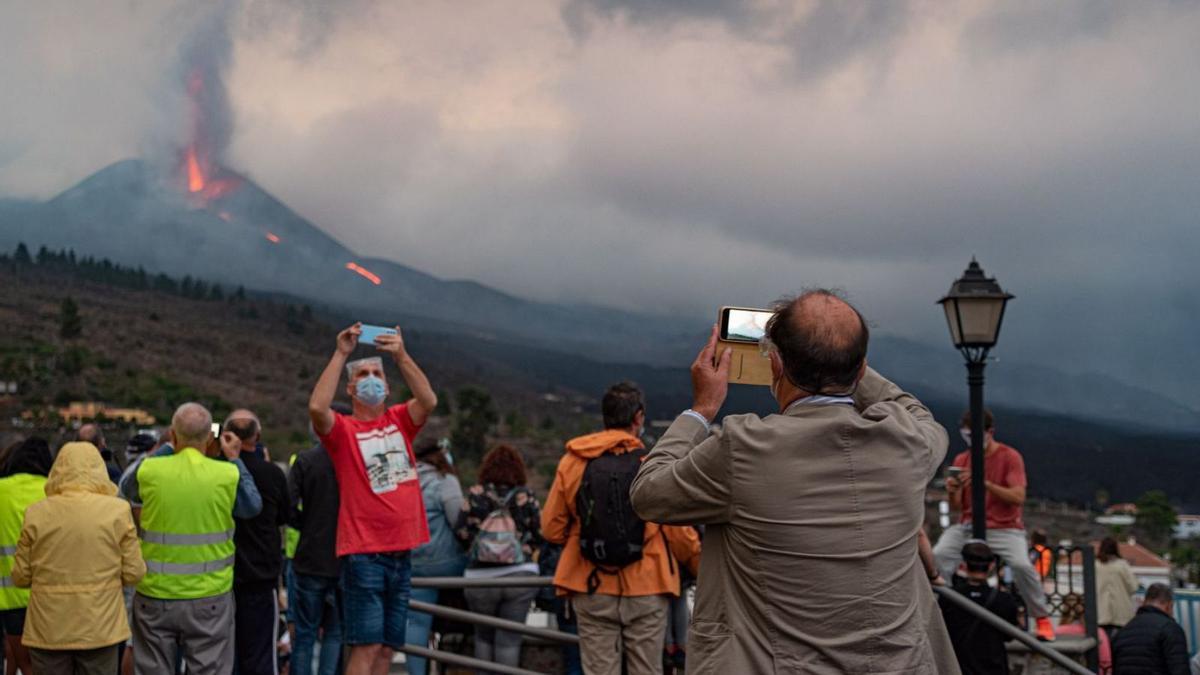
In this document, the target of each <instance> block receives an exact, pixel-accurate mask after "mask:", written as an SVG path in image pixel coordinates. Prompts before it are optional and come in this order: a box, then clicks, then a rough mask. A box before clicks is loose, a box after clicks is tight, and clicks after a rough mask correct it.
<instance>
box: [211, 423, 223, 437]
mask: <svg viewBox="0 0 1200 675" xmlns="http://www.w3.org/2000/svg"><path fill="white" fill-rule="evenodd" d="M212 432H213V436H220V435H221V425H220V424H217V423H216V422H213V423H212Z"/></svg>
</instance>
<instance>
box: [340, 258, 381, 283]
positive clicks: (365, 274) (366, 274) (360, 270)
mask: <svg viewBox="0 0 1200 675" xmlns="http://www.w3.org/2000/svg"><path fill="white" fill-rule="evenodd" d="M346 269H348V270H350V271H351V272H354V273H355V274H357V275H359V276H361V277H362V278H364V279H366V280H367V281H370V282H371V283H373V284H375V285H376V286H378V285H380V284H382V283H383V281H382V280H381V279H380V278H379V276H378V275H376V274H375V273H374V272H372V271H371V270H369V269H367V268H365V267H363V266H362V265H359V264H358V263H355V262H348V263H346Z"/></svg>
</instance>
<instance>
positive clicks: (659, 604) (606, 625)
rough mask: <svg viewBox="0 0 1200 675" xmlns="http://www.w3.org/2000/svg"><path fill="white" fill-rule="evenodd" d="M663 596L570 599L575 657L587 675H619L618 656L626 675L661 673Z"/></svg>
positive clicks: (664, 618)
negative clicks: (576, 642)
mask: <svg viewBox="0 0 1200 675" xmlns="http://www.w3.org/2000/svg"><path fill="white" fill-rule="evenodd" d="M669 603H670V598H669V597H668V596H665V595H641V596H634V597H621V596H616V595H602V594H600V593H596V594H595V595H584V594H578V595H573V596H571V604H572V605H573V606H574V607H575V616H576V618H577V619H578V620H579V655H580V658H581V659H582V661H583V672H585V673H587V675H621V655H622V653H623V654H624V656H625V665H626V673H627V674H628V675H659V674H660V673H662V653H663V635H664V633H665V631H666V629H667V608H668V606H669Z"/></svg>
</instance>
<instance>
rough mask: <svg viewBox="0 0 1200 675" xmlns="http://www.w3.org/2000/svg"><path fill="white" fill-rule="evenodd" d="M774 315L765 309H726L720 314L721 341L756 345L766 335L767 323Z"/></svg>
mask: <svg viewBox="0 0 1200 675" xmlns="http://www.w3.org/2000/svg"><path fill="white" fill-rule="evenodd" d="M774 314H775V313H774V312H772V311H770V310H766V309H740V308H737V307H726V308H725V309H724V310H722V312H721V339H722V340H726V341H729V342H752V343H757V342H758V340H759V338H761V337H762V336H763V335H764V334H765V333H766V331H767V321H768V320H770V318H771V317H772V316H773V315H774Z"/></svg>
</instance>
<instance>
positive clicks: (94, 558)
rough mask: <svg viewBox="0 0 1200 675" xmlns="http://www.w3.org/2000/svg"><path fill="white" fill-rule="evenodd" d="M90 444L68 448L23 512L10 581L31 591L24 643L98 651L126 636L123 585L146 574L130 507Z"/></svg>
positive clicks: (130, 583) (60, 453) (46, 647)
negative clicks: (39, 493)
mask: <svg viewBox="0 0 1200 675" xmlns="http://www.w3.org/2000/svg"><path fill="white" fill-rule="evenodd" d="M116 492H117V486H116V485H113V483H112V481H110V480H109V479H108V472H107V471H106V470H105V467H104V460H103V459H101V457H100V453H99V452H98V451H97V450H96V446H94V445H92V444H91V443H68V444H66V445H64V446H63V448H62V450H61V451H59V454H58V459H57V460H56V461H55V462H54V467H53V468H52V469H51V470H50V478H49V480H47V481H46V499H44V500H42V501H40V502H36V503H34V504H32V505H31V506H30V507H29V509H28V510H26V512H25V525H24V527H23V528H22V530H21V538H20V541H19V542H18V543H17V554H16V561H15V563H14V565H13V574H12V576H13V583H14V584H16V585H17V586H19V587H27V588H31V591H32V592H31V594H30V598H29V610H28V614H27V616H26V620H25V635H24V637H23V638H22V640H23V642H24V644H25V645H26V646H29V647H36V648H38V649H96V648H99V647H106V646H108V645H113V644H117V643H119V642H123V641H125V640H127V639H128V638H129V621H128V620H127V618H126V616H125V602H124V598H123V596H122V594H121V587H122V585H125V586H132V585H134V584H136V583H137V582H138V581H139V580H141V578H142V576H143V575H144V574H145V573H146V564H145V562H143V561H142V551H141V548H140V546H139V545H138V538H137V530H136V528H135V527H134V525H133V515H132V513H131V512H130V509H129V504H128V503H126V502H124V501H122V500H120V499H118V498H117V497H115V496H114V495H115V494H116Z"/></svg>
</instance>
